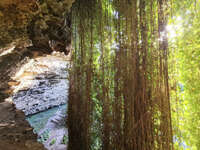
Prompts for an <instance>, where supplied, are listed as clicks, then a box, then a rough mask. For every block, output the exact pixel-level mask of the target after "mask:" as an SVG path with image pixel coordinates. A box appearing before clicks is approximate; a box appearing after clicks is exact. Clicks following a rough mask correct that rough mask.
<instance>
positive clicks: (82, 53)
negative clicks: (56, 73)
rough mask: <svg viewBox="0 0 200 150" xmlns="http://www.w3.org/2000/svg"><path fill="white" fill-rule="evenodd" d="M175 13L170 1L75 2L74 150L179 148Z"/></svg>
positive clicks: (70, 118)
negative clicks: (170, 39)
mask: <svg viewBox="0 0 200 150" xmlns="http://www.w3.org/2000/svg"><path fill="white" fill-rule="evenodd" d="M167 12H168V1H167V0H157V1H153V0H150V1H145V0H133V1H129V0H123V1H122V0H113V1H111V0H77V1H76V2H75V4H74V6H73V10H72V15H73V23H72V27H73V38H74V41H73V45H74V51H73V63H72V67H71V72H70V90H69V101H68V105H69V106H68V107H69V108H68V122H67V125H68V129H69V144H68V150H80V149H81V150H89V149H103V150H111V149H116V150H171V149H173V144H172V143H173V141H172V129H171V114H170V103H169V87H168V86H169V85H168V68H167V66H168V63H167V62H168V60H167V57H168V47H167V37H166V36H165V34H166V33H165V26H166V23H167V16H168V14H167ZM94 116H95V117H94ZM96 133H98V134H96ZM94 134H95V135H98V137H97V136H96V137H94ZM94 138H99V139H100V140H96V141H99V143H98V144H96V146H94V145H95V144H94V141H95V140H94ZM92 145H93V146H92Z"/></svg>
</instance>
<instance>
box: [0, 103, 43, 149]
mask: <svg viewBox="0 0 200 150" xmlns="http://www.w3.org/2000/svg"><path fill="white" fill-rule="evenodd" d="M0 112H1V115H0V133H1V134H0V150H45V148H44V146H43V145H42V144H41V143H38V142H37V135H36V134H34V133H33V129H32V128H31V127H30V125H29V124H28V122H26V121H25V115H24V113H23V112H22V111H20V110H17V109H16V108H15V106H14V105H13V104H11V103H9V102H4V103H0Z"/></svg>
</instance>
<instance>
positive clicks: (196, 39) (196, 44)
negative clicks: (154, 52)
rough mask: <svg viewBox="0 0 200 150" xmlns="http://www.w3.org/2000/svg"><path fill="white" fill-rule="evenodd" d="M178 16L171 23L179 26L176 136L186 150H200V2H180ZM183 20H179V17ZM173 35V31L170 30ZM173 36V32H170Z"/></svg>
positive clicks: (174, 50)
mask: <svg viewBox="0 0 200 150" xmlns="http://www.w3.org/2000/svg"><path fill="white" fill-rule="evenodd" d="M174 4H176V5H175V6H174V11H175V9H177V11H176V13H175V16H177V17H174V18H172V19H171V20H170V23H171V24H172V26H174V27H175V26H176V25H177V27H178V28H176V29H175V30H176V35H177V36H176V37H174V38H175V39H172V40H171V43H170V50H171V61H172V62H175V68H173V69H172V70H171V75H172V74H173V75H172V76H173V77H174V78H175V80H176V81H177V83H178V85H177V93H175V92H173V91H172V92H171V96H172V102H171V104H172V115H173V128H174V132H175V136H176V137H177V138H178V141H179V142H180V143H181V142H182V144H179V146H178V144H177V143H176V144H175V147H176V148H177V149H183V147H184V146H183V143H185V144H186V145H187V146H186V147H187V148H188V149H191V150H199V149H200V140H199V139H200V92H199V91H200V80H199V79H200V28H199V27H200V15H199V14H200V1H199V0H197V1H196V3H195V1H190V0H185V1H183V3H182V1H176V2H174ZM178 17H179V18H181V19H178V20H177V18H178ZM169 32H170V31H169ZM169 34H170V33H169Z"/></svg>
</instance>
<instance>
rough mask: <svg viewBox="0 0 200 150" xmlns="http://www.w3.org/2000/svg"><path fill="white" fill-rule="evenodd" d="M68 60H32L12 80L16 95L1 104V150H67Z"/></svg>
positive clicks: (47, 57)
mask: <svg viewBox="0 0 200 150" xmlns="http://www.w3.org/2000/svg"><path fill="white" fill-rule="evenodd" d="M68 57H69V56H68ZM68 57H67V56H64V54H62V53H58V52H56V53H53V54H51V55H45V56H40V57H37V58H33V59H30V60H28V61H27V62H28V63H26V64H24V65H23V66H22V67H21V69H20V70H19V71H18V72H17V73H16V74H15V75H14V76H13V77H12V81H11V82H9V85H10V86H11V90H12V91H13V96H12V97H10V98H8V99H6V102H4V103H0V112H1V113H2V115H0V132H1V134H0V150H1V149H2V150H43V149H48V150H66V147H67V146H66V143H67V129H66V125H65V120H66V107H67V106H66V101H67V95H68V79H67V68H68V67H67V66H68V65H69V61H68V60H69V58H68ZM63 104H64V105H63ZM61 105H62V106H61ZM25 119H26V120H28V122H29V123H30V125H31V126H30V125H29V123H28V122H27V121H25ZM33 128H34V129H33ZM37 140H38V141H40V143H38V142H37ZM41 143H43V144H41ZM6 145H7V146H6ZM44 147H45V148H44Z"/></svg>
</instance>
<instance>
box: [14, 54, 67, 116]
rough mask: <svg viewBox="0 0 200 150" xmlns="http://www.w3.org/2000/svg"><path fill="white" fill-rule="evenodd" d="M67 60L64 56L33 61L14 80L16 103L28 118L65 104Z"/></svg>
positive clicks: (56, 55)
mask: <svg viewBox="0 0 200 150" xmlns="http://www.w3.org/2000/svg"><path fill="white" fill-rule="evenodd" d="M66 60H67V58H66V57H64V54H62V53H54V54H53V55H47V56H42V57H39V58H35V59H31V60H29V62H28V63H27V64H25V65H24V66H23V67H22V68H21V69H20V70H19V71H18V72H17V73H16V75H15V76H14V77H13V78H12V79H13V80H14V81H16V83H15V84H14V85H13V86H12V88H11V89H13V92H14V96H13V101H14V103H15V104H16V107H17V109H19V110H22V111H23V112H24V113H25V115H31V114H35V113H38V112H41V111H44V110H47V109H49V108H52V107H55V106H59V105H62V104H65V103H66V100H67V92H68V80H67V65H68V62H67V61H66Z"/></svg>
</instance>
